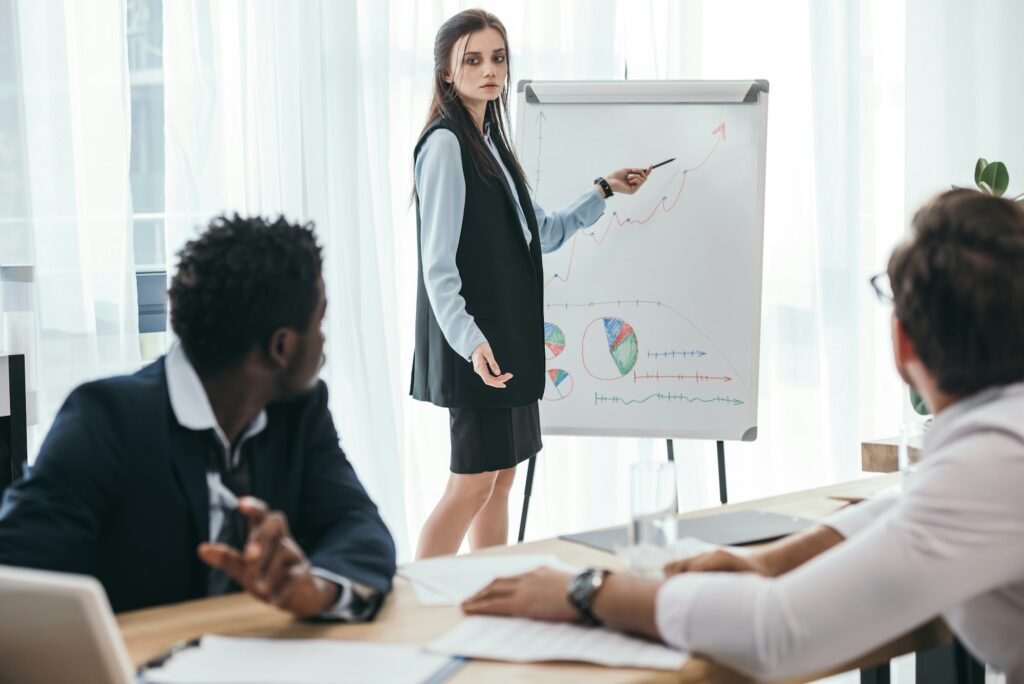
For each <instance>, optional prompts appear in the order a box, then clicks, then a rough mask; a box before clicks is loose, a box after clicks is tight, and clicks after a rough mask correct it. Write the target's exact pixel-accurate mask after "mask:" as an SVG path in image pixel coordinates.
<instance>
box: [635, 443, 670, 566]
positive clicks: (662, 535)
mask: <svg viewBox="0 0 1024 684" xmlns="http://www.w3.org/2000/svg"><path fill="white" fill-rule="evenodd" d="M630 509H631V513H632V519H631V521H630V526H629V550H628V553H627V554H626V557H627V560H628V562H629V565H630V570H632V571H633V573H634V574H637V575H641V576H646V577H660V576H661V572H662V567H663V566H664V564H665V563H666V562H667V561H668V560H670V559H671V558H670V552H669V549H670V548H671V547H672V546H673V544H675V542H676V534H677V532H676V470H675V464H674V463H672V462H670V461H669V462H656V461H640V462H638V463H634V464H633V466H632V468H631V469H630Z"/></svg>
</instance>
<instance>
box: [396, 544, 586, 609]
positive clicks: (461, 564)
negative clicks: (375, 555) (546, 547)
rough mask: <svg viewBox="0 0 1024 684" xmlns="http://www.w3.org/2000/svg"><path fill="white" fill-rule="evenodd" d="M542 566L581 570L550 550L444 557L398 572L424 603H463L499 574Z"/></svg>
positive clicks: (423, 561) (572, 570)
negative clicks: (410, 584) (533, 552)
mask: <svg viewBox="0 0 1024 684" xmlns="http://www.w3.org/2000/svg"><path fill="white" fill-rule="evenodd" d="M541 567H550V568H554V569H556V570H563V571H565V572H578V571H579V568H576V567H573V566H571V565H568V564H566V563H563V562H562V561H560V560H558V558H557V557H555V556H553V555H551V554H533V555H507V556H506V555H495V556H473V557H463V556H454V557H445V558H431V559H428V560H422V561H417V562H415V563H408V564H406V565H403V566H402V567H401V568H399V569H398V574H399V575H400V576H402V577H404V578H406V579H407V580H409V581H410V582H412V588H413V590H414V591H415V592H416V598H417V599H419V602H420V604H421V605H424V606H454V605H458V604H460V603H462V602H463V601H464V600H466V599H468V598H469V597H470V596H472V595H473V594H475V593H476V592H478V591H480V590H481V589H483V588H484V587H486V586H487V585H488V584H490V583H491V581H492V580H495V579H497V578H499V577H508V576H510V575H518V574H520V573H523V572H529V571H531V570H536V569H537V568H541Z"/></svg>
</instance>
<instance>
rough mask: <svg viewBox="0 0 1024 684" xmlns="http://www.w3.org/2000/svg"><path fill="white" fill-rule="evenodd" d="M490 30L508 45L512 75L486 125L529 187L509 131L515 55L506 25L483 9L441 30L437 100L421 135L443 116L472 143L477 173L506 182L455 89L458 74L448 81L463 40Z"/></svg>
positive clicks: (491, 104) (493, 102)
mask: <svg viewBox="0 0 1024 684" xmlns="http://www.w3.org/2000/svg"><path fill="white" fill-rule="evenodd" d="M486 28H493V29H495V30H496V31H497V32H498V33H500V34H501V39H502V40H503V41H504V42H505V63H506V64H507V65H508V73H507V75H506V77H505V83H504V84H503V89H502V92H501V97H500V98H499V99H498V100H491V101H490V102H488V103H487V109H486V110H485V112H484V123H485V124H486V123H489V124H490V125H491V136H492V137H493V138H494V141H495V143H496V144H497V146H498V148H499V149H500V150H502V151H503V152H505V153H506V157H507V158H508V159H509V160H511V162H512V168H511V169H509V172H510V173H511V174H512V176H513V177H514V178H516V179H518V180H519V181H521V182H522V183H524V184H526V174H525V173H523V167H522V166H520V165H519V159H517V158H516V154H515V152H514V151H513V148H512V138H511V136H510V135H509V132H508V120H509V119H510V118H511V116H510V114H509V109H508V94H509V91H510V90H511V89H512V56H511V55H510V54H509V50H508V35H507V33H506V32H505V25H504V24H502V23H501V20H500V19H498V17H496V16H494V15H493V14H491V13H490V12H486V11H484V10H482V9H471V10H465V11H463V12H459V13H458V14H456V15H455V16H453V17H452V18H451V19H449V20H448V21H446V22H444V24H442V25H441V28H440V29H438V31H437V38H435V39H434V97H433V99H432V100H431V102H430V110H429V113H428V114H427V122H426V124H424V126H423V130H422V131H420V136H422V135H423V133H424V132H426V130H427V128H428V127H429V126H430V122H431V121H433V120H434V119H436V118H437V117H439V116H441V117H444V118H445V119H447V120H448V121H449V122H450V123H451V124H452V125H453V126H454V127H455V128H457V129H458V130H459V132H460V133H462V136H461V138H462V140H465V141H467V142H468V143H469V152H470V157H471V158H472V159H473V164H474V166H476V169H477V171H478V172H479V173H480V174H481V175H482V176H485V177H488V176H489V177H492V178H494V179H495V180H499V181H502V182H504V181H503V178H502V176H503V174H502V172H501V168H500V167H499V166H498V164H497V162H495V160H494V156H493V155H492V154H491V153H490V152H489V151H488V150H487V146H486V144H485V143H484V139H483V137H482V136H481V135H480V131H479V129H477V127H476V123H475V122H474V121H473V117H472V116H471V115H470V113H469V111H468V110H467V109H466V106H465V105H464V104H463V103H462V100H461V99H459V94H458V92H457V91H456V90H455V83H454V81H455V78H456V74H452V83H448V82H447V81H446V80H445V75H446V74H448V72H449V70H450V69H451V64H452V59H451V58H452V52H453V51H454V50H455V46H456V44H457V43H458V42H459V39H460V38H462V37H463V36H466V35H468V34H471V33H476V32H477V31H483V30H484V29H486ZM467 44H468V42H467ZM463 52H465V48H463ZM458 64H459V68H461V66H462V59H459V60H458ZM415 193H416V189H415V188H413V197H415Z"/></svg>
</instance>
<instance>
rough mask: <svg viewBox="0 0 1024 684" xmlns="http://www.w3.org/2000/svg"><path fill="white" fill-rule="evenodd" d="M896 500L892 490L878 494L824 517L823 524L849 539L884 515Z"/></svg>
mask: <svg viewBox="0 0 1024 684" xmlns="http://www.w3.org/2000/svg"><path fill="white" fill-rule="evenodd" d="M897 501H899V497H898V496H897V495H896V494H895V493H893V492H889V493H886V494H880V495H878V496H876V497H874V498H872V499H868V500H867V501H862V502H860V503H856V504H852V505H850V506H847V507H846V508H844V509H842V510H841V511H839V512H838V513H834V514H832V515H831V516H829V517H828V518H826V519H825V521H824V523H823V524H824V525H827V526H829V527H831V528H832V529H833V530H835V531H836V532H838V533H839V534H841V535H843V538H844V539H849V538H851V537H853V536H854V535H857V534H860V533H861V532H862V531H863V530H864V529H866V528H867V527H868V526H870V525H871V524H872V523H874V522H875V521H876V520H878V519H879V518H880V517H882V516H883V515H885V513H886V512H888V511H889V510H891V509H892V507H893V506H894V505H896V502H897Z"/></svg>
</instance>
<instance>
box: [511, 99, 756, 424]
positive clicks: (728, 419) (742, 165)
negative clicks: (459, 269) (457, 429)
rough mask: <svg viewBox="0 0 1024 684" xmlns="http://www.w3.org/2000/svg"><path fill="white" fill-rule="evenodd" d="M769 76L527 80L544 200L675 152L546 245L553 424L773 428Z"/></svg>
mask: <svg viewBox="0 0 1024 684" xmlns="http://www.w3.org/2000/svg"><path fill="white" fill-rule="evenodd" d="M767 113H768V83H767V81H761V80H757V81H576V82H569V81H546V82H542V81H522V82H520V83H519V86H518V108H517V126H516V146H517V151H518V154H519V159H520V162H521V163H522V166H523V170H524V172H525V173H526V176H527V179H528V181H529V183H530V185H531V187H532V189H533V193H534V198H535V200H536V202H537V203H538V204H539V205H540V206H542V207H544V209H545V210H547V211H549V212H553V211H556V210H558V209H560V208H562V207H565V206H567V205H568V204H569V203H570V202H572V201H573V200H574V199H576V198H577V197H578V196H579V195H580V193H581V192H582V191H584V190H585V189H587V188H588V187H589V186H590V184H591V183H592V181H593V179H594V178H595V177H596V176H598V175H601V174H605V173H610V172H611V171H613V170H615V169H618V168H622V167H625V166H646V165H648V164H655V163H658V162H660V161H663V160H665V159H668V158H671V157H675V158H676V160H675V161H674V162H672V163H670V164H666V165H665V166H662V167H660V168H658V169H656V170H655V171H654V172H653V173H652V174H651V176H650V178H649V179H648V181H647V183H646V184H645V185H644V187H643V188H642V189H641V190H640V191H638V192H637V193H636V194H635V195H633V196H627V195H616V196H615V197H613V198H611V199H609V200H608V207H607V210H606V212H605V214H604V215H603V216H602V217H601V218H600V219H599V220H598V221H597V223H595V224H594V225H593V226H591V227H589V228H587V229H584V230H581V231H579V232H578V233H576V235H575V236H574V237H573V238H571V239H570V240H568V241H567V242H566V243H565V244H564V245H562V247H561V248H560V249H559V250H557V251H555V252H553V253H550V254H546V255H545V256H544V307H545V308H544V315H545V326H544V334H545V341H544V342H545V354H546V356H547V366H546V369H545V375H546V378H545V381H546V386H545V393H544V399H543V400H542V401H541V424H542V429H543V431H544V432H545V433H546V434H556V435H557V434H568V435H607V436H637V437H665V438H672V437H679V438H695V439H716V440H727V439H731V440H739V439H742V440H752V439H755V438H756V436H757V398H758V397H757V387H758V359H759V352H760V336H761V335H760V333H761V265H762V254H763V233H764V177H765V143H766V134H767Z"/></svg>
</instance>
